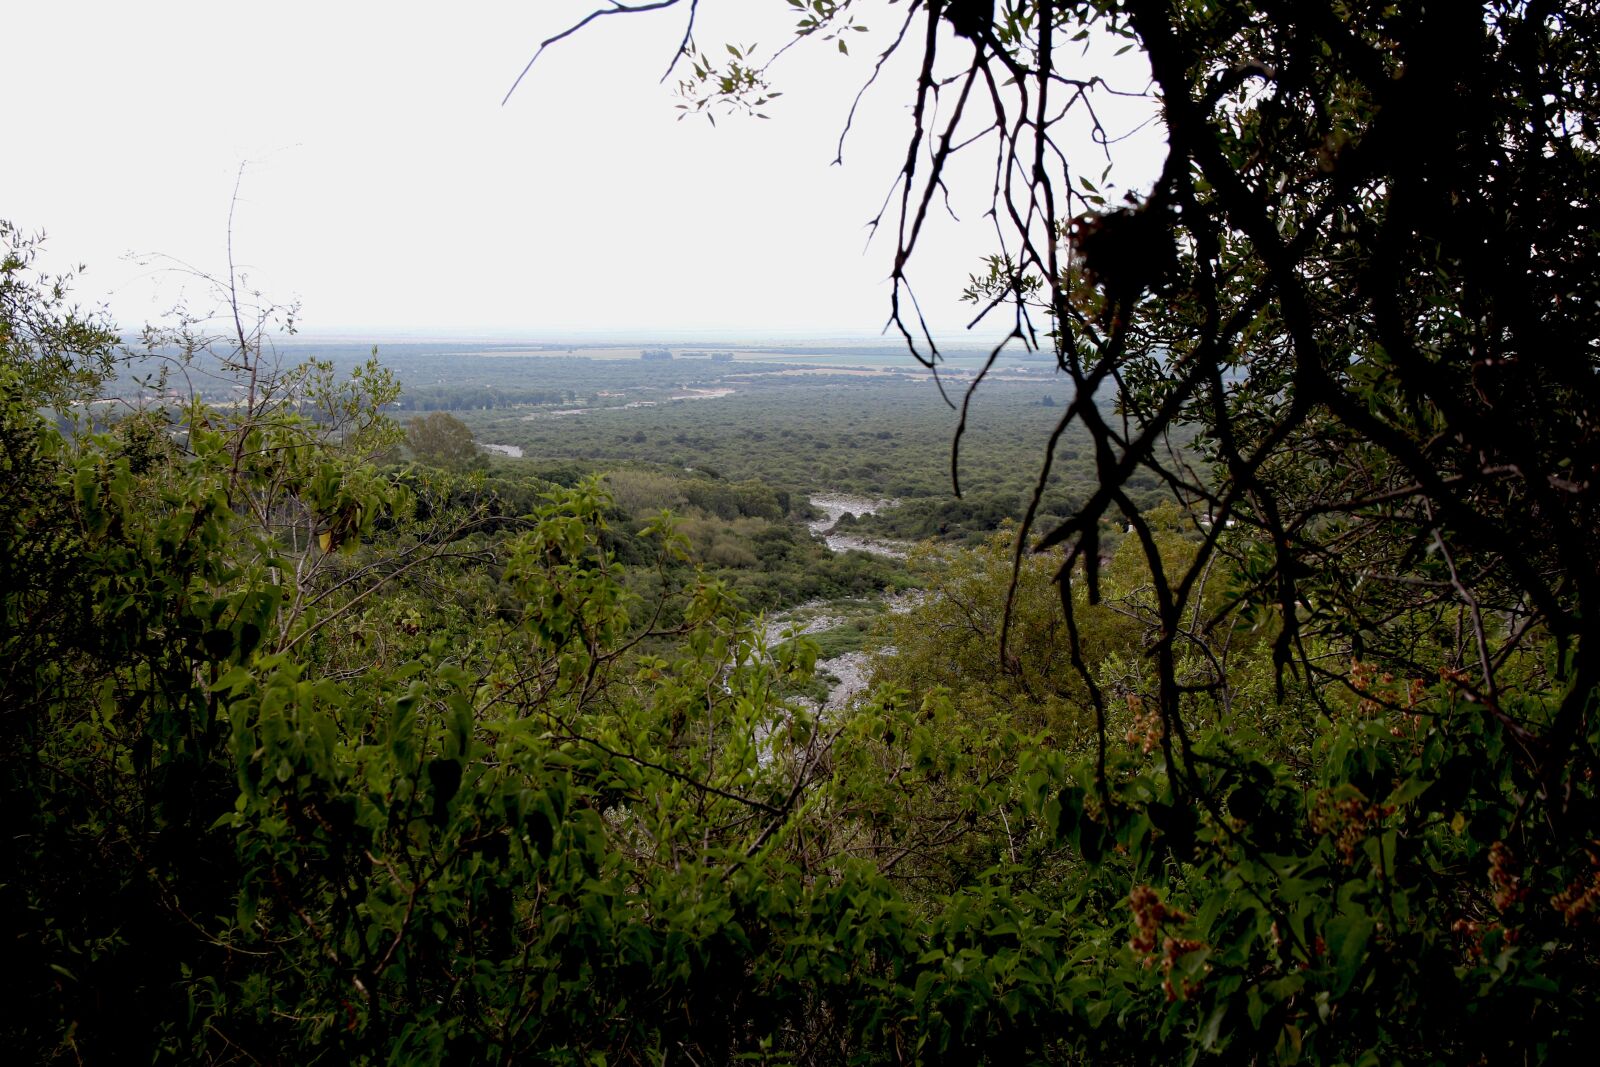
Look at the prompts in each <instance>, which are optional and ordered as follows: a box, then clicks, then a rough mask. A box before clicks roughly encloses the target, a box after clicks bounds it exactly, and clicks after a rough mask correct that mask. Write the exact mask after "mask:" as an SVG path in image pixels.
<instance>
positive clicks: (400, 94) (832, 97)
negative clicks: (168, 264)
mask: <svg viewBox="0 0 1600 1067" xmlns="http://www.w3.org/2000/svg"><path fill="white" fill-rule="evenodd" d="M592 6H593V4H592V0H580V2H576V3H574V2H568V0H524V2H520V3H511V2H503V0H476V2H470V3H459V4H441V3H439V2H437V0H433V2H431V3H410V2H395V0H389V2H384V3H375V2H365V0H340V2H331V0H320V2H301V0H275V2H273V3H268V4H241V3H232V2H222V0H195V2H189V0H160V2H155V0H150V2H130V0H104V2H90V0H49V2H33V3H24V2H21V0H13V2H10V3H8V4H7V5H6V10H5V14H4V24H5V29H6V37H7V45H6V49H5V58H4V69H5V74H6V81H7V95H8V107H7V115H6V118H5V120H4V122H5V145H6V147H5V148H4V150H3V152H4V155H5V159H4V161H3V163H0V217H8V218H10V219H11V220H12V221H13V222H15V223H16V224H18V225H19V226H21V227H23V228H24V229H27V230H44V231H46V232H47V233H48V235H49V240H48V243H47V250H48V253H49V262H50V264H51V265H53V266H63V265H67V264H76V263H83V264H86V265H87V267H88V270H87V272H86V273H85V274H84V275H83V276H82V277H81V279H80V281H79V283H78V286H77V293H78V295H79V297H80V298H81V299H83V300H84V301H86V302H89V303H95V302H99V301H102V300H103V301H105V302H106V303H107V304H108V305H109V307H110V308H111V310H112V312H113V314H114V315H115V316H116V317H117V318H118V320H119V321H120V322H121V323H122V325H123V326H124V327H129V328H132V327H137V326H138V325H139V324H140V323H142V322H144V321H146V320H149V319H152V318H155V317H158V316H159V315H160V314H161V312H162V311H163V310H164V309H165V307H167V306H169V305H170V304H172V303H173V302H174V301H175V300H176V299H177V298H178V297H179V296H180V295H188V296H189V297H190V298H191V299H195V298H197V294H196V292H195V290H196V286H195V284H194V283H193V282H192V281H191V280H188V279H186V278H185V277H184V276H183V275H182V274H181V273H174V272H170V271H164V270H160V269H157V266H152V265H140V263H139V262H137V261H135V260H134V259H130V258H128V257H129V255H130V254H134V255H143V256H146V257H148V256H149V255H152V254H159V255H163V256H167V257H171V258H172V259H174V260H178V261H182V262H184V263H188V264H192V265H193V266H195V267H197V268H200V269H202V270H207V271H213V272H221V271H223V270H225V265H226V259H225V239H226V228H227V218H228V210H229V203H230V198H231V196H232V193H233V187H234V179H235V175H236V172H237V171H238V169H239V166H240V163H241V162H243V161H249V162H248V166H247V167H246V169H245V172H244V177H243V183H242V188H241V192H240V198H239V202H238V205H237V212H236V216H235V223H234V245H235V253H236V256H237V258H238V260H239V261H240V262H241V263H242V264H244V265H245V266H246V267H247V268H248V270H249V272H250V274H251V278H252V281H253V282H254V283H255V284H256V285H257V286H259V287H260V288H262V289H264V290H265V291H266V292H267V293H269V294H270V295H272V296H274V297H275V298H277V299H281V300H298V301H300V303H301V304H302V308H303V312H302V328H303V330H304V331H305V332H306V333H307V334H332V333H348V334H354V335H357V336H361V335H370V336H371V337H373V338H374V339H382V338H386V337H387V338H393V337H397V336H406V335H415V336H445V335H463V336H475V337H487V336H496V335H501V336H516V337H522V338H530V339H536V338H539V337H557V336H572V335H574V334H579V335H582V334H590V335H611V336H636V335H654V336H662V337H667V336H682V335H695V336H706V337H711V336H718V335H740V336H757V337H759V336H768V335H771V336H780V335H801V336H808V337H821V336H831V335H848V334H859V335H867V334H872V333H875V332H876V331H877V330H878V329H879V328H880V327H881V326H882V324H883V321H884V318H885V316H886V313H887V309H888V303H887V299H888V287H887V284H886V282H885V278H886V276H887V274H888V272H889V268H890V259H891V256H892V253H893V243H892V234H889V233H885V234H884V235H882V236H881V237H880V238H879V239H877V240H876V241H874V242H873V243H872V244H871V245H870V246H866V245H865V240H866V229H865V225H864V224H865V223H866V221H867V220H868V219H869V218H870V217H871V216H872V215H873V214H874V213H875V212H876V211H877V208H878V205H879V203H880V202H881V201H882V199H883V196H884V194H885V193H886V191H887V190H888V188H889V183H890V182H891V180H892V179H893V177H894V174H895V172H896V170H897V169H898V166H899V163H900V162H901V160H902V159H903V157H904V152H905V148H904V146H905V136H906V133H907V130H908V112H907V110H906V103H907V101H908V100H909V96H910V87H911V84H912V77H913V75H912V72H911V70H910V69H909V68H908V67H907V66H906V65H904V64H901V65H900V66H898V67H892V68H890V69H889V70H888V71H886V73H885V74H884V75H883V76H882V78H881V79H880V83H879V85H878V87H877V88H875V89H874V90H873V91H872V92H871V94H869V96H868V97H867V101H866V104H865V106H864V109H863V113H862V115H861V116H860V117H859V118H858V121H857V127H856V132H855V133H854V134H852V136H851V138H850V140H849V141H847V142H846V149H845V166H843V167H834V166H830V163H831V161H832V159H833V155H834V143H835V141H836V139H837V136H838V133H839V130H840V128H841V126H842V123H843V121H844V117H845V114H846V112H847V111H848V108H849V103H850V99H851V97H852V96H853V95H854V93H855V90H856V88H857V87H858V85H859V84H860V82H861V81H862V79H864V77H865V75H866V73H867V70H868V62H869V61H870V58H871V48H870V45H871V44H872V42H874V41H877V40H879V39H880V35H879V34H878V33H873V34H859V35H854V36H853V37H852V40H851V44H852V45H853V46H854V48H853V50H852V51H853V55H852V56H851V57H850V58H848V59H847V58H846V57H843V56H840V55H839V54H838V53H837V52H836V51H835V50H834V49H833V48H832V46H823V47H815V42H809V43H807V44H803V45H802V46H801V47H799V48H796V49H794V50H792V51H791V52H790V53H789V54H788V55H786V56H785V57H784V58H783V59H782V60H781V61H780V64H779V65H778V67H777V68H776V69H775V72H774V73H775V77H776V81H777V82H778V84H777V85H776V87H777V88H779V89H781V90H783V91H784V93H785V95H784V96H783V97H782V98H781V99H780V100H779V101H776V102H775V103H774V105H773V106H772V107H771V108H770V109H769V112H770V114H771V115H772V118H771V120H770V121H765V122H763V121H759V120H754V119H746V118H728V119H726V120H720V119H719V121H718V123H717V125H716V126H715V127H714V128H713V127H711V126H709V125H708V124H707V123H706V122H705V121H704V120H703V119H693V118H691V119H687V120H684V121H682V122H679V121H677V117H676V116H677V111H676V110H675V108H674V103H675V99H674V97H673V95H672V91H671V87H670V85H666V86H664V85H660V84H658V81H659V78H660V76H661V73H662V72H663V70H664V69H665V66H666V63H667V60H668V59H669V58H670V55H671V52H672V49H673V46H674V45H675V44H676V42H677V39H678V35H679V34H680V33H681V32H682V14H681V13H679V12H677V11H670V12H666V13H663V14H652V15H643V16H626V17H617V18H608V19H602V20H600V21H599V22H598V23H596V24H595V25H593V26H591V27H590V28H589V29H587V30H586V31H585V32H584V33H583V34H582V35H580V36H579V37H578V38H575V39H572V40H569V41H567V42H565V43H564V44H563V45H561V46H559V47H557V48H556V49H553V50H552V51H549V52H546V53H545V55H544V56H543V58H541V59H540V61H539V63H538V64H537V65H536V66H535V68H534V69H533V71H532V72H531V73H530V74H529V75H528V78H527V79H526V80H525V81H524V82H523V84H522V86H521V88H520V89H519V90H518V91H517V93H516V94H515V95H514V96H513V97H512V98H511V101H510V103H509V104H507V105H506V106H504V107H502V106H501V98H502V96H503V95H504V94H505V91H506V89H507V88H508V87H509V86H510V84H511V82H512V80H513V79H514V78H515V76H516V75H517V73H518V71H520V70H521V68H522V66H523V64H524V63H525V62H526V61H527V60H528V58H529V57H530V56H531V55H532V54H533V51H534V49H535V47H536V45H537V42H538V41H539V40H540V39H541V38H543V37H545V36H548V35H549V34H550V33H552V32H554V31H555V30H557V29H559V28H561V27H562V26H563V25H565V24H566V23H568V22H570V21H571V20H572V19H573V18H575V17H577V16H581V15H582V14H583V13H584V12H586V11H588V10H590V8H591V7H592ZM701 7H702V20H703V24H702V28H701V29H700V30H699V31H698V33H697V37H698V38H699V39H700V41H701V43H702V45H704V46H710V45H712V44H715V45H716V46H717V47H719V48H720V46H721V43H722V41H724V40H727V39H730V38H731V39H733V40H736V41H743V42H744V43H746V44H749V43H759V44H761V45H763V46H766V47H767V48H768V49H770V48H771V47H772V46H774V45H776V44H778V43H781V41H782V40H783V34H784V30H785V29H786V28H787V27H788V26H789V25H790V24H791V15H790V13H789V10H788V8H787V6H786V5H785V4H784V3H783V2H782V0H722V2H720V3H707V2H704V0H703V2H702V4H701ZM902 10H903V5H896V6H893V7H887V6H883V5H879V6H877V7H875V8H868V9H867V10H866V17H865V18H864V21H866V22H867V23H868V24H869V25H871V26H873V28H874V30H880V29H881V30H887V29H889V28H890V26H891V24H892V23H893V22H895V21H897V20H898V18H899V17H900V15H901V12H902ZM729 17H737V18H739V19H742V21H741V22H736V23H729V22H726V21H713V20H715V19H718V18H722V19H726V18H729ZM808 45H809V46H808ZM907 58H910V57H909V56H908V57H907ZM1130 59H1131V57H1130ZM1133 73H1134V77H1135V79H1136V78H1137V70H1136V69H1135V70H1134V72H1133ZM1133 87H1134V88H1138V83H1137V80H1135V81H1134V82H1133ZM1129 114H1130V116H1131V115H1132V113H1131V112H1130V113H1129ZM1133 121H1135V120H1134V119H1133V118H1132V117H1129V118H1128V119H1127V122H1128V123H1129V124H1131V123H1132V122H1133ZM1158 138H1159V133H1152V134H1150V135H1148V136H1147V137H1146V138H1145V141H1146V142H1147V143H1146V144H1145V145H1143V146H1136V147H1135V148H1134V149H1132V150H1131V151H1130V153H1129V154H1130V156H1131V157H1133V158H1135V159H1136V160H1137V159H1138V158H1139V153H1140V152H1143V153H1144V156H1145V157H1151V156H1153V148H1154V147H1155V145H1156V144H1157V143H1158ZM974 162H976V160H974ZM1137 165H1138V164H1137V163H1136V164H1135V166H1136V167H1137ZM975 174H976V177H977V180H976V181H975V182H973V183H972V187H971V188H970V189H969V190H968V191H967V193H968V195H967V196H966V197H965V198H964V199H963V196H962V195H961V194H962V190H961V188H960V187H957V189H956V193H957V197H956V201H955V205H954V206H955V207H956V209H957V211H958V213H959V214H960V215H961V216H962V218H963V220H964V221H963V224H962V225H961V226H956V225H954V224H951V223H948V222H944V223H941V224H940V227H939V229H938V230H937V231H935V233H934V235H933V239H932V240H930V241H929V243H928V245H927V252H926V253H925V254H924V259H923V261H922V265H921V268H920V271H919V274H918V296H919V297H920V298H921V299H922V300H923V301H924V307H925V310H927V311H929V312H930V315H931V317H932V318H933V320H934V321H935V322H936V323H937V324H939V325H940V326H942V327H944V329H945V331H946V333H947V336H948V337H950V339H954V334H953V329H954V328H955V327H956V326H957V324H959V323H962V322H964V320H965V314H964V313H965V306H964V305H960V304H958V303H957V302H956V300H955V297H956V296H957V294H958V293H959V290H960V287H961V283H962V281H963V280H964V279H965V277H966V274H967V273H968V272H969V271H971V270H973V269H975V267H976V265H977V261H978V259H979V257H980V256H981V255H983V254H984V253H986V252H988V251H990V250H991V238H990V234H991V232H992V231H991V230H990V229H988V227H987V226H986V224H985V223H984V222H983V220H982V219H981V214H982V212H983V210H984V209H985V208H986V206H987V203H986V195H987V187H986V180H985V178H984V177H983V176H982V174H981V172H975ZM1130 180H1132V179H1130ZM980 339H981V338H980Z"/></svg>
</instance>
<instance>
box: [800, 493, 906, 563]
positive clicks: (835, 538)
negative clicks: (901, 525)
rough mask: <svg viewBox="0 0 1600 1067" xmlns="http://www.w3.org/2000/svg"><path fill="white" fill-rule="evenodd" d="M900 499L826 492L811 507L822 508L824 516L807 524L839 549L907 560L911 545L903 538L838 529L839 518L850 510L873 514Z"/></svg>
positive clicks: (830, 546)
mask: <svg viewBox="0 0 1600 1067" xmlns="http://www.w3.org/2000/svg"><path fill="white" fill-rule="evenodd" d="M897 503H899V501H896V500H872V499H869V498H868V497H864V496H846V495H844V494H842V493H823V494H821V495H819V496H814V497H812V498H811V506H812V507H814V508H820V509H821V510H822V513H823V514H822V518H820V519H812V520H811V521H810V522H808V523H806V526H807V527H808V528H809V529H810V530H811V532H812V533H813V534H814V535H816V536H817V537H820V538H822V539H823V540H824V541H826V542H827V544H828V547H829V548H831V549H833V550H834V551H835V552H847V551H849V550H850V549H856V550H858V551H861V552H871V553H872V554H873V555H876V556H888V557H889V558H890V559H904V558H905V555H906V549H907V547H908V546H907V545H906V544H905V542H903V541H886V540H880V539H878V538H872V537H857V536H855V535H854V534H845V533H837V532H835V527H837V526H838V524H839V520H840V519H841V518H842V517H843V516H844V515H845V513H846V512H848V513H850V514H852V515H872V514H874V513H876V512H878V511H881V510H883V509H884V508H892V507H894V506H895V504H897Z"/></svg>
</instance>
